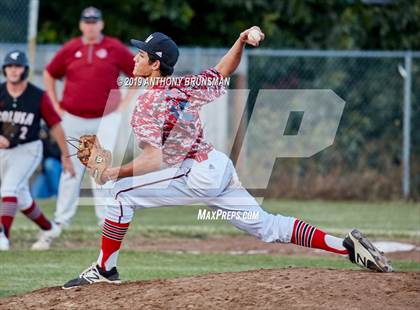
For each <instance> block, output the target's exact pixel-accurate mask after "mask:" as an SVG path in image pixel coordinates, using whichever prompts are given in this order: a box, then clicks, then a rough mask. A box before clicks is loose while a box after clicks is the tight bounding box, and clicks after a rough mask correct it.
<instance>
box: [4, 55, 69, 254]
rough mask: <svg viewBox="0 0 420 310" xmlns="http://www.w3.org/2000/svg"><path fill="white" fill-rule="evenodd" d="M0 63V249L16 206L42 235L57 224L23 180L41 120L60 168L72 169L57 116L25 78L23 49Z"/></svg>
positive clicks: (37, 151) (34, 156) (33, 158)
mask: <svg viewBox="0 0 420 310" xmlns="http://www.w3.org/2000/svg"><path fill="white" fill-rule="evenodd" d="M2 69H3V74H4V76H5V78H6V82H5V83H3V84H1V85H0V180H1V189H0V191H1V200H2V201H1V206H0V250H3V251H5V250H9V248H10V242H9V238H10V229H11V226H12V222H13V219H14V217H15V215H16V212H17V210H18V209H20V210H21V211H22V213H23V214H25V215H26V216H27V217H28V218H29V219H31V220H32V221H33V222H34V223H36V224H37V225H38V226H39V227H40V228H41V230H42V231H43V232H44V233H45V235H47V236H48V235H54V234H55V233H56V230H57V227H56V225H55V224H54V223H53V222H50V221H49V220H48V219H47V218H46V217H45V216H44V214H43V213H42V211H41V209H40V208H39V207H38V205H37V204H36V203H35V201H34V200H33V198H32V197H31V194H30V190H29V184H28V182H29V178H30V177H31V175H32V174H33V173H34V171H35V169H36V168H37V167H38V165H39V163H40V162H41V159H42V143H41V140H40V139H39V131H40V123H41V120H44V121H45V122H46V124H47V126H48V127H49V130H50V133H51V135H52V136H53V137H54V138H55V140H56V141H57V143H58V145H59V146H60V149H61V153H62V157H61V161H62V164H63V169H64V170H65V171H67V172H68V173H69V174H71V175H74V169H73V165H72V163H71V161H70V159H69V157H68V155H69V153H68V150H67V145H66V142H65V138H64V131H63V129H62V127H61V125H60V117H59V116H58V114H57V112H56V111H55V110H54V107H53V106H52V104H51V101H50V99H49V97H48V95H47V94H46V93H45V92H44V91H43V90H41V89H39V88H37V87H36V86H34V85H33V84H31V83H29V82H28V81H27V79H26V78H27V76H28V72H29V64H28V59H27V57H26V55H25V53H23V52H21V51H19V50H15V51H12V52H10V53H8V54H7V55H6V58H5V59H4V63H3V66H2ZM42 241H43V240H40V241H39V242H37V243H35V244H33V246H32V249H34V250H41V249H43V247H44V244H45V242H42Z"/></svg>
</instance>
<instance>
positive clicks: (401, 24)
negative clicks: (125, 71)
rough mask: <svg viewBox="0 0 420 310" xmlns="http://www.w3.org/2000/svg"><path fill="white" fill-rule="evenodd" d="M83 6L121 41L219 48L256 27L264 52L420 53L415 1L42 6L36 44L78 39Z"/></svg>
mask: <svg viewBox="0 0 420 310" xmlns="http://www.w3.org/2000/svg"><path fill="white" fill-rule="evenodd" d="M372 3H373V4H372ZM375 3H376V4H375ZM89 5H94V6H96V7H98V8H99V9H101V10H102V11H103V15H104V20H105V22H106V29H105V32H106V33H107V34H109V35H112V36H116V37H118V38H120V39H121V40H122V41H123V42H128V40H129V39H130V38H132V37H138V38H144V37H146V36H147V34H149V33H150V32H153V31H161V32H165V33H167V34H169V35H170V36H172V37H173V38H175V39H176V41H177V42H179V44H180V45H187V46H220V47H225V46H228V45H229V44H230V43H231V42H232V41H233V40H234V39H235V38H236V37H237V35H238V33H239V32H240V31H242V30H243V29H244V28H246V27H249V26H251V25H260V26H261V27H262V28H263V29H264V31H265V32H266V34H267V40H266V42H265V43H264V46H267V47H273V48H304V49H309V48H310V49H390V50H404V49H420V35H419V34H420V23H419V21H420V1H417V0H414V1H410V0H403V1H398V0H382V1H379V0H365V1H357V0H323V1H319V0H287V1H279V0H254V1H251V0H190V1H187V0H171V1H164V0H123V1H115V0H101V1H98V0H96V1H95V0H93V1H92V0H91V1H87V0H63V1H41V3H40V16H39V34H38V42H39V43H62V42H65V41H66V40H68V39H69V38H71V37H73V36H75V35H78V34H79V31H78V19H79V16H80V12H81V10H82V9H83V8H85V7H87V6H89Z"/></svg>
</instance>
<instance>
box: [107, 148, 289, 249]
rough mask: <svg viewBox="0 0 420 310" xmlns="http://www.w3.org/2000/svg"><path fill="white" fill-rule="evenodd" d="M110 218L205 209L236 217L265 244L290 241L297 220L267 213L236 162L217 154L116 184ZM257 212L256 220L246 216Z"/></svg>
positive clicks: (238, 223)
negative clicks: (140, 211) (242, 181)
mask: <svg viewBox="0 0 420 310" xmlns="http://www.w3.org/2000/svg"><path fill="white" fill-rule="evenodd" d="M113 184H114V186H113V188H112V189H111V190H108V191H109V194H110V196H112V197H110V198H109V199H108V203H107V205H106V218H107V219H109V220H111V221H113V222H119V223H128V222H131V220H132V218H133V215H134V210H135V209H141V208H156V207H160V206H175V205H188V204H197V203H198V204H205V205H208V206H209V207H210V208H211V209H213V210H222V211H226V212H229V211H230V213H232V211H233V213H235V217H234V218H231V219H230V220H229V222H230V223H232V224H233V225H234V226H236V227H237V228H239V229H241V230H243V231H246V232H248V233H249V234H251V235H253V236H255V237H257V238H258V239H260V240H262V241H265V242H286V243H287V242H290V240H291V236H292V232H293V224H294V221H295V218H293V217H286V216H282V215H274V214H270V213H268V212H266V211H264V210H263V209H262V208H261V207H260V205H259V204H258V202H257V201H256V200H255V198H254V197H252V196H251V195H250V194H249V193H248V192H247V190H246V189H245V188H243V187H242V185H241V184H240V182H239V180H238V176H237V174H236V171H235V168H234V166H233V163H232V161H231V160H230V159H229V158H228V157H227V156H226V155H225V154H223V153H222V152H219V151H216V150H214V151H212V152H210V153H209V158H208V159H207V160H205V161H202V162H197V161H195V160H192V159H188V160H186V161H184V163H183V164H182V166H181V167H180V168H169V169H164V170H160V171H157V172H152V173H149V174H146V175H142V176H137V177H133V178H124V179H121V180H118V181H116V182H114V183H113ZM250 212H253V213H254V214H255V213H256V214H257V216H256V217H254V218H250V217H246V216H241V215H243V214H244V213H248V214H249V213H250Z"/></svg>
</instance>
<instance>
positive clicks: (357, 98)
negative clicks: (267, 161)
mask: <svg viewBox="0 0 420 310" xmlns="http://www.w3.org/2000/svg"><path fill="white" fill-rule="evenodd" d="M405 56H406V55H405V54H404V53H398V52H397V53H392V52H389V53H388V52H322V51H320V52H317V51H313V52H311V51H300V52H299V51H272V52H271V53H267V52H259V51H255V52H252V53H251V54H250V55H249V59H248V85H249V88H250V89H251V90H258V89H266V88H268V89H331V90H333V91H334V92H335V93H336V94H337V95H338V96H340V97H341V98H343V99H344V100H345V101H346V106H345V110H344V112H343V115H342V118H341V122H340V126H339V129H338V132H337V135H336V138H335V141H334V144H333V145H332V146H331V147H329V148H327V149H325V150H324V151H321V152H320V153H318V154H316V155H315V156H313V157H311V158H301V159H286V158H284V159H278V160H277V163H276V166H275V169H274V171H273V174H272V177H271V182H270V186H269V189H268V194H269V195H270V196H273V197H290V198H307V199H313V198H326V199H362V200H373V199H380V200H382V199H385V200H390V199H401V198H402V197H403V191H402V182H403V181H402V180H403V175H402V171H403V164H404V159H403V121H404V115H403V110H404V109H403V103H404V96H407V94H404V83H405V78H406V77H407V75H409V74H410V73H411V76H412V85H413V86H412V88H411V91H412V93H411V106H412V114H411V156H410V157H411V158H410V159H411V160H410V162H411V169H410V170H411V171H410V174H411V177H410V179H409V180H411V186H410V187H411V197H413V198H415V199H419V197H420V180H419V175H420V167H419V162H420V148H419V145H420V111H419V99H420V92H419V90H418V88H417V87H415V86H414V85H416V82H419V81H420V80H419V79H420V74H419V73H420V72H419V69H420V67H419V65H420V59H419V58H418V55H416V57H417V58H414V59H413V66H412V70H411V72H407V71H406V69H407V68H405V67H404V66H405ZM410 57H411V56H410ZM408 70H409V69H408ZM249 110H250V111H252V103H251V105H250V106H249ZM261 139H264V133H263V132H262V133H261ZM267 143H268V141H267ZM250 160H251V162H250V163H249V164H250V165H252V157H251V158H250ZM253 160H259V159H258V158H254V159H253ZM406 164H407V163H406ZM406 181H407V180H406Z"/></svg>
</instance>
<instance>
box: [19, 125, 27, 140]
mask: <svg viewBox="0 0 420 310" xmlns="http://www.w3.org/2000/svg"><path fill="white" fill-rule="evenodd" d="M27 133H28V127H26V126H22V127H20V135H19V139H20V140H26V134H27Z"/></svg>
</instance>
